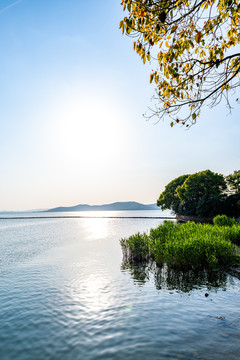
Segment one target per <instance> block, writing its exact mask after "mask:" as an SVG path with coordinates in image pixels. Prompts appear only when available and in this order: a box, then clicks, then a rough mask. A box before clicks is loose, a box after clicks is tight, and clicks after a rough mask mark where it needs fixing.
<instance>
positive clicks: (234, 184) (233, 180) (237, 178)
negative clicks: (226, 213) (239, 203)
mask: <svg viewBox="0 0 240 360" xmlns="http://www.w3.org/2000/svg"><path fill="white" fill-rule="evenodd" d="M226 180H227V184H228V188H229V190H230V192H231V193H232V194H240V170H235V171H234V172H233V174H230V175H228V176H226Z"/></svg>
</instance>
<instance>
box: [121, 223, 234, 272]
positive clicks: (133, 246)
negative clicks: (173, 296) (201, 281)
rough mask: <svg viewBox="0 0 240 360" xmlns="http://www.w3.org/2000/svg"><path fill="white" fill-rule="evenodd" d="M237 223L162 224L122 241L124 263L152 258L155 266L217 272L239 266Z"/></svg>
mask: <svg viewBox="0 0 240 360" xmlns="http://www.w3.org/2000/svg"><path fill="white" fill-rule="evenodd" d="M233 242H235V243H237V244H240V224H238V225H237V224H236V225H233V226H232V227H229V226H214V225H209V224H196V223H193V222H188V223H186V224H174V223H173V222H171V221H165V222H164V223H163V224H162V225H160V226H159V227H157V228H156V229H151V230H150V234H149V235H147V234H142V235H140V234H137V235H133V236H131V237H130V238H128V239H122V240H121V245H122V247H123V252H126V250H127V249H128V250H129V252H128V255H129V256H128V260H138V261H146V260H149V259H150V258H151V259H153V260H154V261H155V262H156V263H157V264H158V265H162V264H164V263H165V264H167V265H168V267H169V268H174V269H182V270H188V269H194V270H197V269H217V268H227V267H230V266H234V265H237V264H238V263H239V255H238V250H237V246H236V245H235V244H233ZM142 249H143V251H142Z"/></svg>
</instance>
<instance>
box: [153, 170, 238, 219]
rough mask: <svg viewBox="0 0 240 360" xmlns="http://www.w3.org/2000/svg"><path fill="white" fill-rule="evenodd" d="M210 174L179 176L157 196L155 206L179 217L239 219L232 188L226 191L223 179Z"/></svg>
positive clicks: (236, 194)
mask: <svg viewBox="0 0 240 360" xmlns="http://www.w3.org/2000/svg"><path fill="white" fill-rule="evenodd" d="M236 174H238V171H235V172H234V173H233V174H232V175H228V176H227V177H226V178H225V177H224V176H223V175H222V174H217V173H214V172H212V171H210V170H205V171H200V172H197V173H195V174H192V175H182V176H179V177H178V178H176V179H174V180H172V181H171V182H170V183H169V184H168V185H167V186H166V187H165V190H164V191H163V192H162V193H161V194H160V196H159V199H158V200H157V205H158V206H161V208H162V210H166V209H170V210H172V211H174V212H175V213H176V214H179V215H189V216H200V217H213V216H215V215H219V214H226V215H229V216H239V215H240V193H239V192H238V188H237V187H235V188H234V190H232V191H231V192H230V193H229V192H228V191H227V181H229V180H227V179H230V178H231V177H234V176H235V175H236Z"/></svg>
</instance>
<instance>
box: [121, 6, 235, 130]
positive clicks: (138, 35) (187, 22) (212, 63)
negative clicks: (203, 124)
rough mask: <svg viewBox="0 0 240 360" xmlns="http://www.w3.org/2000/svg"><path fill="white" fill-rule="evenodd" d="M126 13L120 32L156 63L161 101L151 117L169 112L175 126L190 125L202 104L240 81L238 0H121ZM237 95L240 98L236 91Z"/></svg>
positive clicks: (152, 79) (157, 93) (222, 95)
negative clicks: (131, 39)
mask: <svg viewBox="0 0 240 360" xmlns="http://www.w3.org/2000/svg"><path fill="white" fill-rule="evenodd" d="M121 5H122V6H123V9H124V10H127V11H128V16H125V17H124V19H123V20H122V21H121V22H120V28H121V29H122V32H123V33H125V34H127V35H129V36H132V37H133V38H134V42H133V47H134V50H135V51H136V52H137V54H138V55H139V56H140V57H141V59H142V61H143V63H145V62H146V61H148V62H150V63H151V65H152V67H153V68H152V72H151V74H150V82H151V83H155V86H156V91H155V95H154V98H155V99H157V100H158V102H159V105H156V106H155V108H153V109H151V110H152V112H150V115H148V116H147V117H148V118H151V117H153V116H156V117H157V121H159V120H160V119H162V118H163V117H165V116H166V115H167V116H169V117H170V121H171V123H170V124H171V126H173V125H175V124H177V123H179V124H183V125H185V126H190V125H192V124H194V123H195V122H196V119H197V117H198V116H199V114H200V110H201V108H202V106H203V105H205V104H207V105H209V106H215V105H217V104H219V103H220V101H221V100H222V99H223V98H224V99H225V100H226V103H227V105H228V107H229V109H231V104H230V101H229V98H228V94H229V90H233V89H236V88H237V87H238V86H239V85H240V76H239V75H240V48H239V44H240V2H239V0H194V1H189V0H122V3H121ZM236 101H237V102H239V99H238V97H237V96H236Z"/></svg>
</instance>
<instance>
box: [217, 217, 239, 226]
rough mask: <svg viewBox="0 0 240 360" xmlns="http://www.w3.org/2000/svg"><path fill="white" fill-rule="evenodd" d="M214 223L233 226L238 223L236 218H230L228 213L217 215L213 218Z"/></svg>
mask: <svg viewBox="0 0 240 360" xmlns="http://www.w3.org/2000/svg"><path fill="white" fill-rule="evenodd" d="M213 224H214V225H216V226H233V225H236V224H237V223H236V220H235V219H234V218H230V217H228V216H227V215H217V216H215V218H214V219H213Z"/></svg>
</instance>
